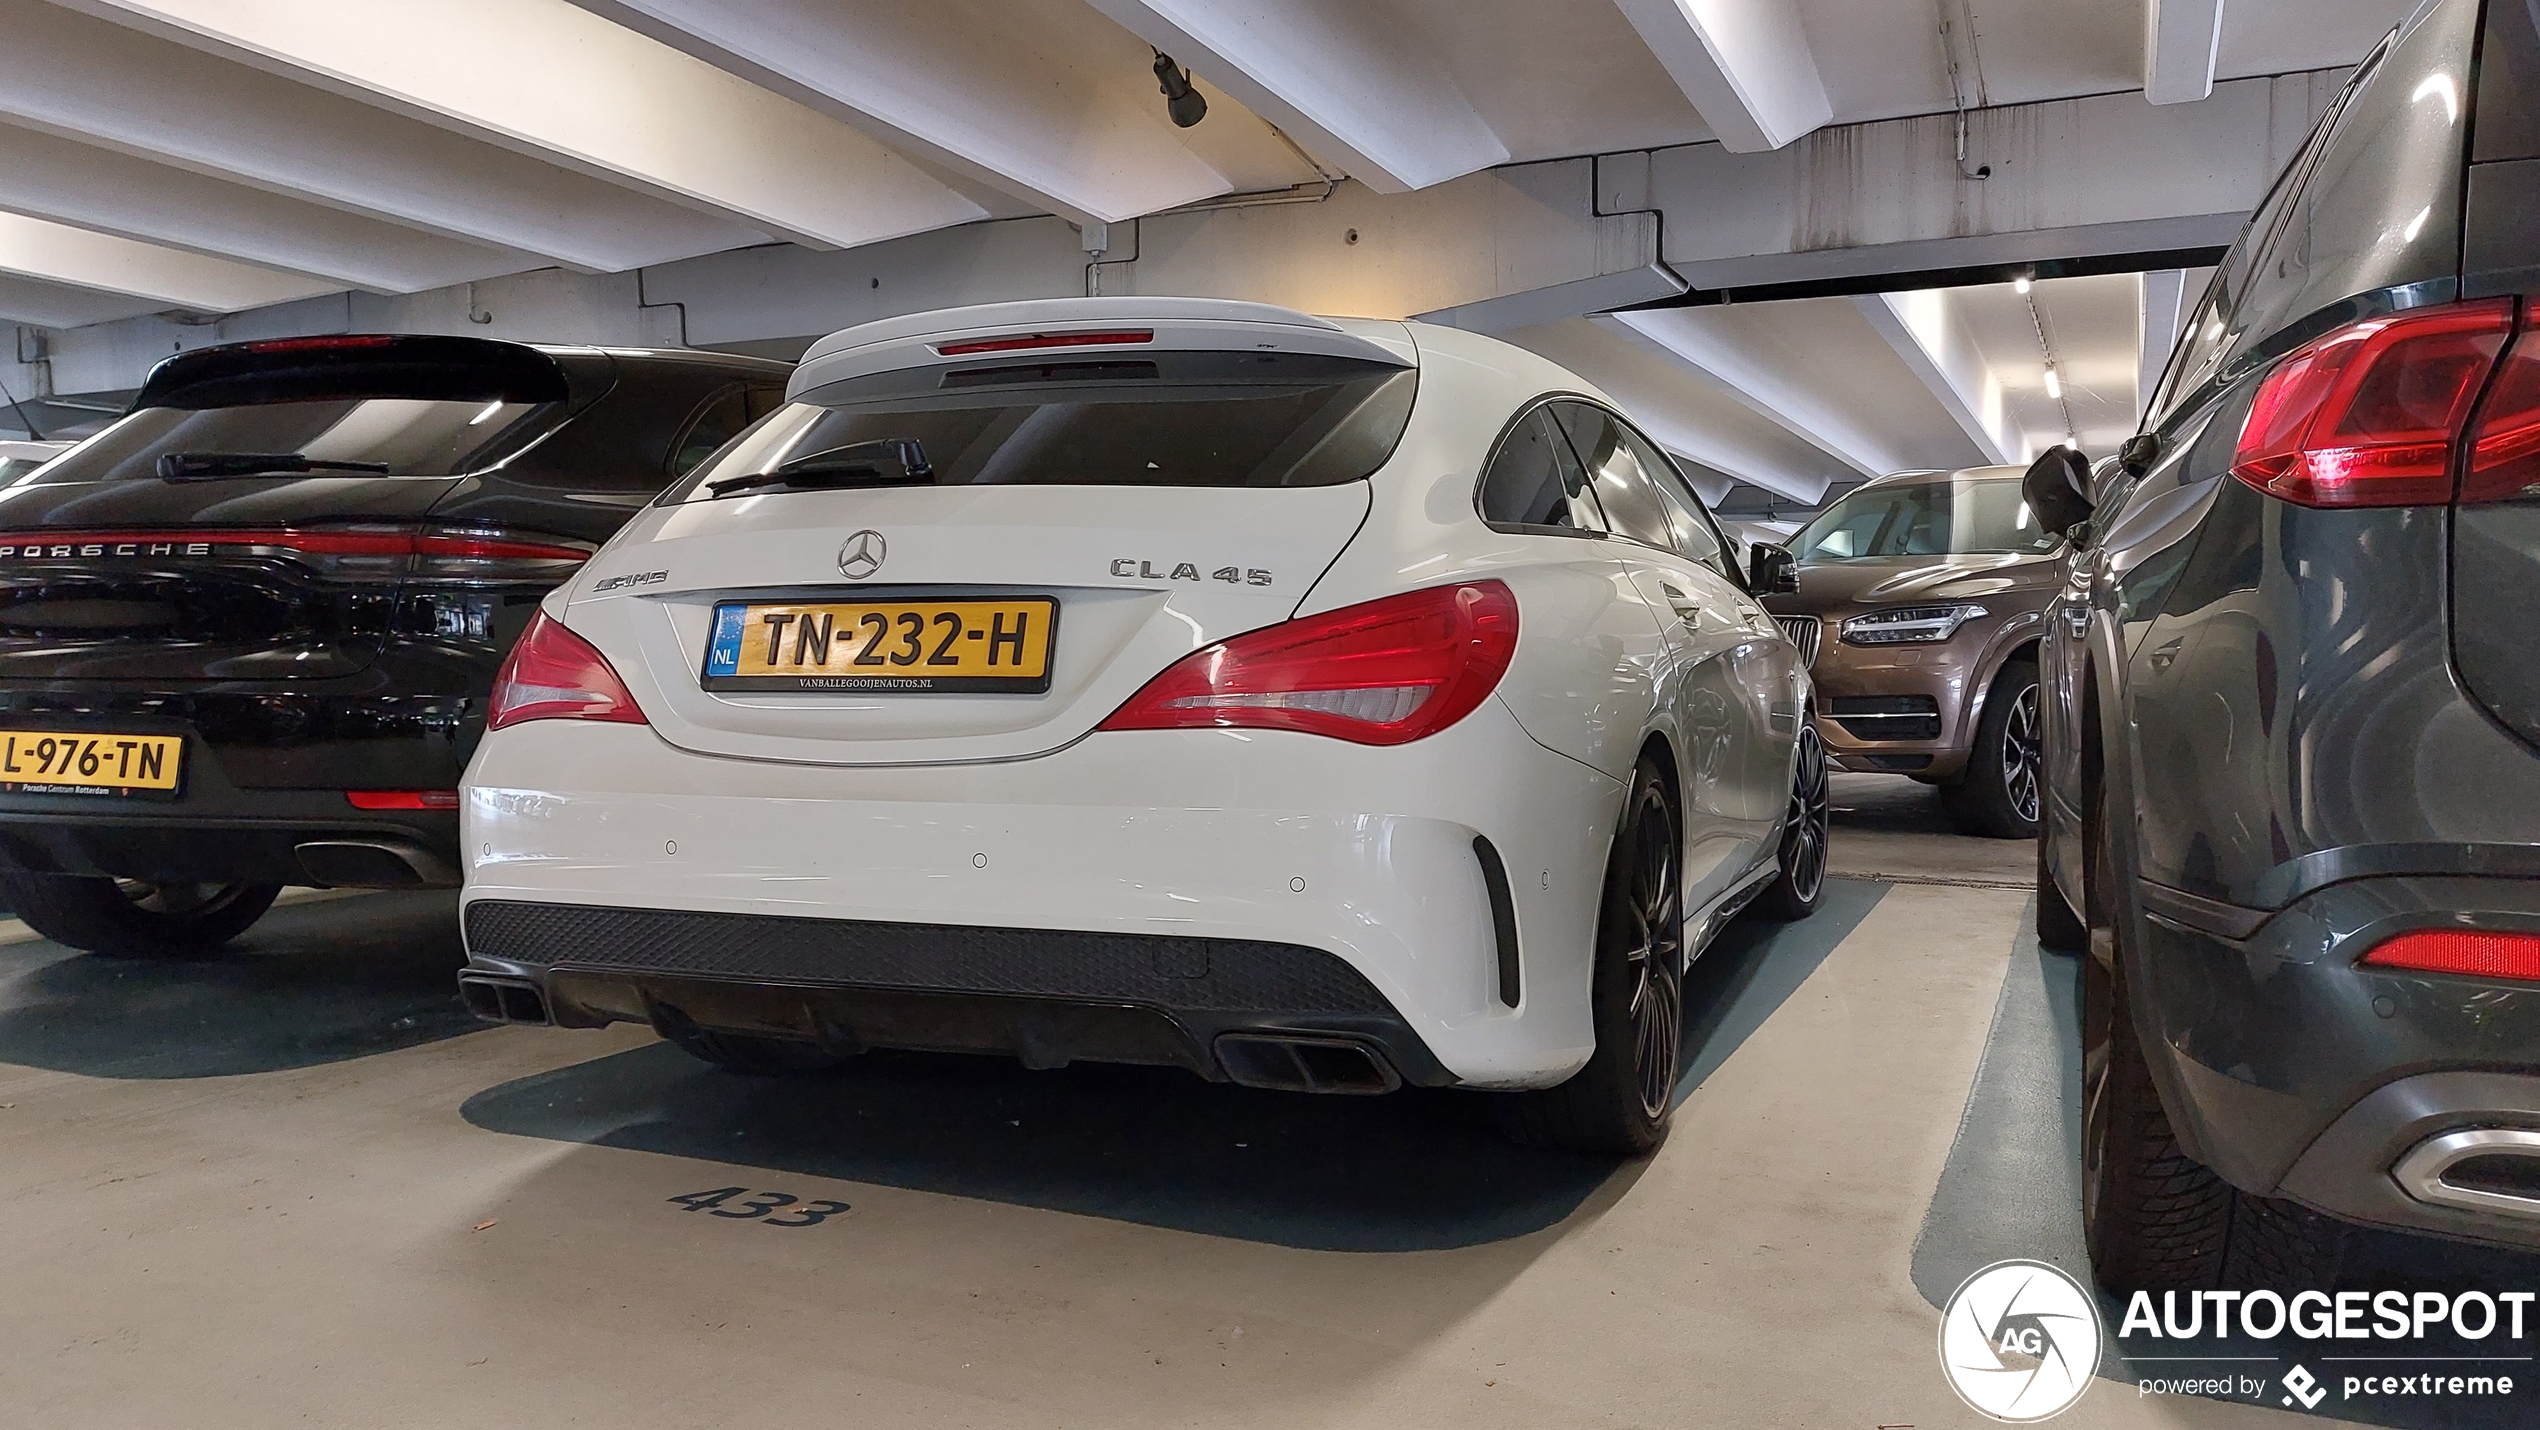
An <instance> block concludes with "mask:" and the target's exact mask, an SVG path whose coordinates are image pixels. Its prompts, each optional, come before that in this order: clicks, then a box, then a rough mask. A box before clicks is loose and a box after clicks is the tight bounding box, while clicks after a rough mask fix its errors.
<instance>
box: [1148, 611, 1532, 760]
mask: <svg viewBox="0 0 2540 1430" xmlns="http://www.w3.org/2000/svg"><path fill="white" fill-rule="evenodd" d="M1516 651H1517V598H1516V597H1515V596H1514V595H1512V594H1510V592H1509V590H1508V588H1507V587H1506V586H1505V585H1502V584H1501V583H1499V582H1497V581H1474V582H1470V583H1468V584H1465V585H1460V586H1437V587H1432V588H1430V589H1428V590H1425V591H1412V592H1409V593H1407V594H1404V595H1400V596H1387V597H1385V598H1384V599H1382V600H1378V601H1369V602H1366V603H1365V604H1363V605H1357V606H1344V607H1342V608H1341V609H1340V610H1337V611H1325V612H1323V613H1321V614H1320V615H1313V616H1301V617H1299V618H1298V619H1296V620H1293V621H1286V622H1283V623H1281V624H1279V625H1275V626H1265V627H1263V628H1262V629H1260V630H1257V631H1252V632H1249V633H1247V634H1244V635H1240V636H1237V637H1235V638H1234V639H1232V640H1228V641H1221V642H1219V643H1218V644H1216V645H1213V646H1209V647H1207V648H1205V649H1202V650H1197V651H1193V652H1192V653H1191V654H1189V655H1186V656H1184V657H1182V659H1180V660H1178V661H1175V662H1174V663H1173V664H1172V665H1170V666H1167V667H1165V669H1164V671H1163V673H1162V674H1159V675H1157V676H1156V677H1155V678H1154V679H1153V680H1150V681H1148V682H1147V683H1146V687H1145V688H1144V689H1142V690H1140V691H1139V692H1138V693H1137V694H1135V695H1133V696H1131V697H1129V701H1128V703H1127V704H1125V705H1122V706H1121V707H1120V708H1119V709H1118V710H1116V711H1114V712H1112V715H1111V718H1110V719H1108V720H1105V721H1103V722H1102V724H1101V725H1100V726H1099V727H1098V728H1100V729H1104V730H1176V729H1193V728H1200V729H1206V728H1217V729H1246V730H1298V731H1302V732H1304V733H1306V734H1309V735H1330V736H1332V737H1334V738H1336V739H1342V740H1348V741H1351V742H1352V743H1355V744H1360V745H1401V744H1407V743H1409V742H1411V741H1413V740H1417V739H1419V738H1421V737H1422V736H1424V735H1433V734H1436V733H1437V732H1438V731H1440V730H1443V729H1445V728H1446V727H1447V726H1449V725H1452V724H1454V723H1455V722H1456V721H1458V720H1461V719H1463V718H1464V717H1465V716H1467V715H1469V714H1471V713H1473V710H1474V708H1475V707H1476V706H1479V705H1480V704H1481V703H1482V702H1483V701H1484V700H1485V699H1488V698H1489V696H1490V693H1491V691H1492V690H1493V689H1494V688H1495V687H1497V686H1498V684H1499V678H1500V677H1501V676H1502V675H1504V674H1506V673H1507V671H1508V662H1509V660H1510V659H1511V658H1513V657H1514V656H1515V654H1516Z"/></svg>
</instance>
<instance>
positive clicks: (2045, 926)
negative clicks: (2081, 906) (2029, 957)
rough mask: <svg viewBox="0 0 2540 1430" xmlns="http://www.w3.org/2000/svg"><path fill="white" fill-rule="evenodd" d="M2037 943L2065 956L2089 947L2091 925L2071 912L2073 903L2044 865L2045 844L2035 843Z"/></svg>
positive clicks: (2043, 842)
mask: <svg viewBox="0 0 2540 1430" xmlns="http://www.w3.org/2000/svg"><path fill="white" fill-rule="evenodd" d="M2037 942H2038V944H2039V946H2040V947H2043V948H2051V949H2057V950H2060V951H2062V952H2065V953H2071V952H2075V951H2077V950H2080V949H2086V948H2088V947H2089V946H2090V926H2089V925H2088V924H2085V923H2083V922H2082V921H2081V915H2079V914H2077V913H2074V912H2073V906H2072V901H2071V900H2069V899H2067V898H2065V897H2064V891H2063V890H2062V889H2060V888H2058V887H2056V884H2055V874H2054V871H2053V870H2051V869H2049V868H2048V867H2047V864H2046V841H2045V840H2043V839H2040V840H2039V841H2037Z"/></svg>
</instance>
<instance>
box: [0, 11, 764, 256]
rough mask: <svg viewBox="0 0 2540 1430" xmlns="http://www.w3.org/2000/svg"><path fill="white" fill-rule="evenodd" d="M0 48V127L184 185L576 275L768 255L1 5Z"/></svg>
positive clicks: (390, 119) (342, 104) (213, 69)
mask: <svg viewBox="0 0 2540 1430" xmlns="http://www.w3.org/2000/svg"><path fill="white" fill-rule="evenodd" d="M0 35H6V36H7V42H6V43H4V44H0V117H6V118H7V119H9V120H10V121H12V122H14V123H17V124H21V125H25V126H27V127H30V128H36V129H42V130H45V131H47V132H50V133H54V134H59V135H64V136H67V137H70V138H75V139H79V140H82V141H83V142H86V143H90V144H95V145H98V146H102V147H104V148H108V149H114V150H119V151H121V152H123V153H126V154H132V155H137V156H139V157H141V158H145V159H151V160H155V161H157V162H160V163H164V164H171V165H175V166H177V167H179V168H183V169H188V170H191V171H193V172H195V173H199V174H207V175H211V176H213V177H216V178H223V179H228V180H231V181H233V182H236V183H240V184H244V185H247V186H250V187H253V188H258V189H263V190H266V191H267V192H271V193H277V194H287V195H290V196H292V197H295V198H299V199H303V200H305V201H307V202H310V203H313V204H319V205H323V206H325V207H328V208H333V209H338V210H341V211H343V212H346V213H355V214H363V215H368V216H370V217H373V218H379V219H384V220H387V221H390V222H394V223H397V224H400V225H403V226H406V227H409V228H415V229H419V230H422V231H424V232H427V233H437V234H441V235H444V236H446V237H451V238H462V239H469V240H473V241H475V242H479V243H483V244H487V245H489V246H492V247H496V248H507V249H513V250H517V251H520V252H525V253H534V254H537V255H539V256H540V257H542V258H545V259H547V260H550V261H552V262H555V263H560V264H563V265H564V266H566V267H570V268H578V269H582V270H584V271H586V272H601V273H607V272H618V271H622V270H624V269H629V268H636V267H640V266H642V265H645V264H648V263H665V262H669V261H672V260H675V259H680V258H692V257H695V256H696V255H698V254H701V253H715V252H720V251H722V250H724V249H729V248H738V247H742V246H744V245H747V244H752V243H762V242H765V241H766V235H765V234H764V233H762V232H760V231H759V230H757V229H754V228H751V227H749V226H747V225H745V224H742V223H738V222H735V221H732V220H731V219H728V218H725V217H720V216H714V215H709V214H705V213H701V212H698V211H696V210H695V209H692V208H690V207H688V206H686V205H684V204H672V203H667V202H664V201H662V200H660V199H657V198H653V197H650V196H648V195H644V194H640V193H636V192H634V191H632V190H630V189H627V188H624V187H622V186H620V185H618V184H614V183H610V182H606V181H603V180H600V179H595V178H591V177H589V176H587V175H584V174H580V173H576V172H574V171H572V170H569V169H560V168H557V167H556V166H554V165H552V164H547V163H543V162H541V161H539V160H537V159H533V158H529V157H527V156H525V155H522V154H517V153H514V152H512V151H511V150H509V149H503V148H498V147H496V146H494V145H491V144H485V143H480V142H478V141H476V140H473V139H468V138H463V137H461V136H459V135H457V134H453V133H450V132H448V131H446V130H443V129H438V128H435V127H433V126H431V125H428V124H423V123H421V122H418V121H416V120H413V119H409V118H407V117H405V116H403V115H399V114H392V113H390V112H388V111H387V110H384V109H378V108H374V107H372V106H371V105H367V104H363V103H360V102H358V101H355V100H351V99H346V98H343V97H342V96H339V95H335V94H330V93H327V92H326V91H323V90H317V89H312V88H310V87H308V86H306V85H301V84H294V83H292V82H291V81H289V80H287V79H283V78H280V77H278V76H275V75H271V74H267V73H264V72H263V71H260V70H254V69H249V68H247V67H246V66H244V65H235V64H226V63H222V62H220V61H217V60H213V59H209V58H206V57H205V56H204V55H203V54H201V53H200V52H198V51H195V50H191V49H187V48H185V47H184V46H182V45H177V44H173V43H170V42H168V41H166V40H162V39H158V38H155V37H152V36H149V35H144V34H139V33H136V32H134V31H133V30H131V29H129V28H126V27H124V26H121V25H115V24H110V23H108V22H106V21H103V20H99V19H96V18H93V17H91V16H88V15H81V14H75V13H73V12H72V11H69V10H66V9H62V8H61V7H59V6H56V5H50V4H45V3H42V0H0Z"/></svg>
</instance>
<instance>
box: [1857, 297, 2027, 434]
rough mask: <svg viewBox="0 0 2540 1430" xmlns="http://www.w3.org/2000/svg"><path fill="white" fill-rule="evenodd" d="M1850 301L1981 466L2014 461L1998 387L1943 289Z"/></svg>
mask: <svg viewBox="0 0 2540 1430" xmlns="http://www.w3.org/2000/svg"><path fill="white" fill-rule="evenodd" d="M1852 301H1853V303H1854V304H1855V305H1856V306H1858V307H1859V308H1860V310H1861V316H1863V317H1864V318H1867V319H1869V322H1870V326H1871V327H1872V328H1874V329H1876V330H1877V331H1878V334H1879V336H1880V337H1883V338H1885V339H1887V342H1888V346H1890V347H1892V348H1894V349H1895V350H1896V355H1897V356H1898V357H1899V358H1901V359H1903V360H1904V363H1905V366H1906V367H1907V368H1908V369H1910V370H1911V371H1912V372H1913V374H1914V376H1915V377H1917V378H1919V379H1921V380H1922V384H1923V386H1924V387H1926V388H1928V389H1930V391H1931V395H1932V400H1933V401H1935V402H1938V403H1939V404H1940V407H1941V410H1942V411H1944V412H1946V413H1948V414H1949V420H1951V421H1952V422H1955V423H1957V424H1958V430H1960V431H1962V432H1964V433H1966V434H1967V440H1969V441H1971V442H1973V443H1975V444H1976V450H1977V452H1978V453H1979V454H1980V455H1981V456H1982V457H1983V459H1984V460H1985V461H1987V462H1991V463H1997V464H1998V463H2003V462H2009V461H2011V460H2013V459H2014V457H2015V456H2016V455H2017V453H2018V452H2019V451H2020V450H2021V444H2020V440H2019V434H2018V432H2017V431H2016V430H2015V429H2014V428H2013V427H2012V426H2011V424H2010V421H2009V414H2008V413H2007V412H2006V411H2004V409H2003V405H2002V384H2001V383H2000V382H1999V381H1998V380H1997V379H1995V377H1994V376H1993V370H1992V367H1991V365H1990V364H1988V363H1987V362H1986V361H1985V356H1984V354H1983V353H1982V352H1981V351H1979V350H1978V349H1977V348H1976V345H1975V339H1974V337H1973V336H1972V335H1971V334H1970V333H1969V332H1968V331H1967V325H1966V323H1965V322H1964V321H1962V320H1961V318H1960V315H1959V312H1958V308H1957V303H1956V301H1955V299H1954V297H1953V296H1952V294H1951V293H1950V292H1949V291H1948V290H1947V289H1942V288H1927V289H1923V290H1921V291H1918V292H1912V293H1868V294H1863V295H1861V296H1860V297H1857V298H1855V299H1853V300H1852Z"/></svg>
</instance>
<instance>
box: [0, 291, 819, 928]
mask: <svg viewBox="0 0 2540 1430" xmlns="http://www.w3.org/2000/svg"><path fill="white" fill-rule="evenodd" d="M789 371H790V369H789V367H788V366H787V365H785V364H781V363H772V362H763V361H759V360H756V359H751V358H740V357H726V356H721V355H716V354H707V353H693V352H658V351H631V350H623V349H602V348H589V347H564V346H532V345H527V344H519V343H506V342H496V341H490V340H486V339H481V338H465V337H424V336H386V335H351V336H338V337H314V338H288V339H281V340H276V341H270V342H250V343H239V344H232V345H229V346H225V347H216V348H206V349H201V350H198V351H195V352H190V353H185V354H182V355H180V356H177V357H172V358H169V359H167V360H166V361H164V362H162V363H160V364H159V365H158V367H157V368H156V369H155V370H154V371H153V372H152V373H151V374H150V377H149V379H148V381H147V383H146V384H145V385H144V386H143V387H142V389H141V391H140V393H139V395H138V396H137V397H136V398H135V399H134V403H133V407H132V411H131V412H130V413H128V414H127V415H125V416H124V417H122V418H121V419H119V420H118V421H116V422H115V423H114V424H113V425H112V426H110V427H108V428H107V429H106V430H104V431H103V432H101V433H99V434H98V435H97V436H95V437H92V438H90V439H89V440H87V441H86V442H84V443H82V444H80V446H78V447H77V448H76V449H74V450H73V451H71V452H69V453H66V454H64V455H63V456H62V457H61V458H59V459H57V460H55V461H53V462H52V463H50V464H48V465H46V466H45V467H43V468H42V469H40V470H39V471H37V472H35V473H32V474H29V475H27V476H25V477H22V478H20V479H18V480H16V481H14V482H11V483H9V484H8V485H7V486H6V487H5V488H0V898H5V899H6V901H7V903H8V906H9V908H10V909H11V910H13V911H14V912H15V913H16V914H17V916H18V917H19V918H21V919H23V920H25V921H26V922H27V924H29V925H30V926H32V927H33V928H34V929H35V930H36V931H38V932H40V933H42V934H44V935H46V936H48V937H50V938H52V939H54V940H56V941H58V942H61V943H65V944H68V945H71V946H73V947H77V948H85V949H91V950H95V951H98V952H101V953H112V954H122V955H129V956H141V957H148V956H185V955H190V954H199V953H202V952H205V951H208V950H210V949H212V948H216V947H217V946H218V945H220V944H221V943H223V942H225V941H227V940H228V939H230V938H231V937H234V936H235V935H236V934H238V933H239V932H241V931H242V930H244V929H245V928H246V927H247V926H248V925H249V924H251V923H253V922H254V921H255V920H256V918H257V917H258V916H259V915H261V914H262V913H263V912H264V910H265V908H266V907H267V906H268V905H270V904H271V903H272V902H273V899H274V896H275V895H276V894H277V893H278V892H279V891H280V890H281V889H282V887H283V886H284V885H286V884H314V885H327V886H337V887H417V886H437V885H455V884H457V883H458V882H459V861H458V831H459V816H458V784H459V775H460V772H461V771H462V770H463V769H464V768H465V767H466V765H467V761H468V756H469V754H470V753H471V752H472V751H473V749H474V748H475V744H476V740H477V737H478V734H479V732H480V731H481V729H482V726H483V721H484V714H485V700H486V695H487V693H488V692H489V690H490V689H491V687H492V685H493V681H494V675H495V671H496V669H497V668H498V667H499V665H500V664H501V662H502V659H503V656H504V654H505V653H506V652H507V651H508V650H509V649H510V647H511V644H512V640H513V638H514V637H515V636H517V635H518V634H519V633H520V631H521V629H522V628H523V627H524V626H525V625H526V624H527V623H528V620H529V617H530V614H531V613H532V612H533V611H535V610H536V609H537V604H538V600H539V598H540V597H541V596H543V595H544V594H545V593H546V592H547V591H548V590H549V589H550V588H551V587H553V586H555V585H556V584H557V583H558V582H560V581H562V580H563V579H564V578H565V577H567V576H569V575H571V574H572V573H573V571H574V570H575V569H576V568H577V567H579V566H580V565H581V563H582V561H583V560H584V559H585V558H586V557H588V556H589V555H590V553H591V552H592V551H593V550H594V549H595V548H596V547H597V546H598V545H599V543H600V542H602V541H604V540H606V539H607V537H608V536H609V534H610V533H611V532H613V531H615V530H616V529H617V528H618V526H619V525H620V524H621V523H623V522H624V521H625V519H626V518H627V517H629V516H630V515H632V514H633V513H634V512H635V511H636V510H637V509H638V508H640V507H641V506H642V505H643V504H644V503H645V502H647V501H649V500H651V499H652V497H653V495H654V494H655V493H656V492H658V491H659V490H660V489H661V488H662V487H663V486H664V485H665V484H667V483H668V482H670V481H671V480H672V479H673V478H674V477H676V476H678V475H679V474H680V473H682V472H683V471H685V470H687V469H688V468H690V467H693V466H694V465H695V464H696V463H697V462H698V461H699V460H701V459H702V458H704V457H705V456H706V455H708V454H709V453H711V452H712V451H713V450H714V449H715V448H716V447H719V446H720V445H722V443H723V442H724V441H725V440H726V439H727V438H729V437H731V436H732V435H733V434H734V433H737V432H738V431H739V430H740V429H741V428H742V427H743V426H745V425H747V424H748V423H749V422H750V421H751V420H752V419H754V418H756V417H757V416H759V415H760V414H762V413H764V412H766V411H768V410H770V409H772V408H773V407H774V406H775V405H776V404H777V403H778V402H779V401H780V400H781V399H782V397H783V388H784V382H785V379H786V376H787V374H788V372H789Z"/></svg>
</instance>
